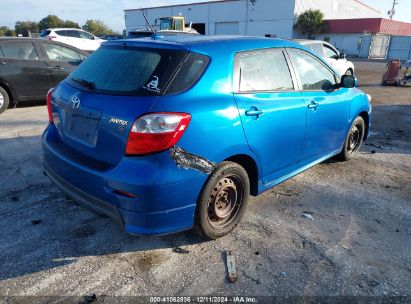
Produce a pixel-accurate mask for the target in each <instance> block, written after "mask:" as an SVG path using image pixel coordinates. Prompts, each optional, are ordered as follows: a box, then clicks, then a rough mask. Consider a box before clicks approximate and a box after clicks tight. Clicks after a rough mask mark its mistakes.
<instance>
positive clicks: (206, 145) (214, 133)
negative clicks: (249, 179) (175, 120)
mask: <svg viewBox="0 0 411 304" xmlns="http://www.w3.org/2000/svg"><path fill="white" fill-rule="evenodd" d="M205 55H207V54H205ZM233 63H234V54H232V56H213V57H210V63H209V65H208V67H207V69H206V71H205V72H204V74H203V76H202V77H201V78H200V80H199V81H198V82H197V84H195V85H194V86H193V87H192V88H191V89H189V90H188V91H185V92H184V93H180V94H175V95H167V96H162V97H160V98H159V99H158V100H157V102H156V103H155V105H154V107H153V109H152V110H153V112H157V111H171V112H185V113H190V114H191V122H190V124H189V127H188V128H187V130H186V131H185V133H184V135H183V137H182V138H181V139H180V141H179V142H178V144H177V146H179V147H181V148H183V149H184V150H186V151H188V152H190V153H192V154H195V155H199V156H202V157H204V158H206V159H208V160H210V161H212V162H215V163H219V162H221V161H223V160H224V159H226V158H228V157H230V156H234V155H237V154H246V155H248V156H251V157H252V158H253V159H254V160H255V161H256V162H257V158H256V157H255V155H254V154H253V153H252V151H251V150H250V149H249V146H248V144H247V141H246V139H245V136H244V131H243V127H242V124H241V119H240V116H239V112H238V108H237V105H236V103H235V100H234V96H233V88H232V79H233ZM257 164H258V163H257Z"/></svg>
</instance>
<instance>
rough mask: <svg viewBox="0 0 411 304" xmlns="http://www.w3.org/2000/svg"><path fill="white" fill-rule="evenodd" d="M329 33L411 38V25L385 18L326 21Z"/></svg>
mask: <svg viewBox="0 0 411 304" xmlns="http://www.w3.org/2000/svg"><path fill="white" fill-rule="evenodd" d="M326 22H327V26H328V30H327V32H328V33H331V34H341V33H363V32H364V31H367V32H371V33H384V34H389V35H401V36H411V23H408V22H402V21H396V20H391V19H384V18H365V19H334V20H326Z"/></svg>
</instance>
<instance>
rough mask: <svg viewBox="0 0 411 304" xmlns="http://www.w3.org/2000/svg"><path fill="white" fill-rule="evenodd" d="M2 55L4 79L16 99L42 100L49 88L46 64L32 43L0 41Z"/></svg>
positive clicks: (25, 41)
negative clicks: (15, 95)
mask: <svg viewBox="0 0 411 304" xmlns="http://www.w3.org/2000/svg"><path fill="white" fill-rule="evenodd" d="M0 46H1V49H2V50H3V53H4V58H3V59H2V62H3V64H2V65H1V69H2V72H1V74H2V75H3V77H4V79H5V80H6V81H7V82H8V83H9V85H10V87H12V88H13V91H14V92H15V93H16V94H17V95H18V99H24V100H30V99H40V98H44V97H45V95H46V93H47V90H48V89H49V87H50V83H49V75H48V74H49V70H48V65H47V62H46V61H45V60H44V59H43V58H42V57H41V55H42V54H41V53H40V52H39V50H38V49H36V47H35V44H34V43H33V42H32V41H27V40H23V39H22V40H21V41H16V40H13V41H2V42H0Z"/></svg>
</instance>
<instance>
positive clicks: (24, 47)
mask: <svg viewBox="0 0 411 304" xmlns="http://www.w3.org/2000/svg"><path fill="white" fill-rule="evenodd" d="M2 49H3V53H4V57H6V58H11V59H25V60H38V59H39V57H38V55H37V52H36V49H35V48H34V45H33V43H32V42H15V43H14V42H11V43H5V44H3V45H2Z"/></svg>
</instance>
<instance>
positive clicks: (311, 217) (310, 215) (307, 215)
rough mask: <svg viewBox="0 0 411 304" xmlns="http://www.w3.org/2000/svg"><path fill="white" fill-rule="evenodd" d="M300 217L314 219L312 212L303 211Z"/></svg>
mask: <svg viewBox="0 0 411 304" xmlns="http://www.w3.org/2000/svg"><path fill="white" fill-rule="evenodd" d="M302 217H304V218H307V219H310V220H312V221H313V220H314V218H313V216H312V214H310V213H307V212H303V214H302Z"/></svg>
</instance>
